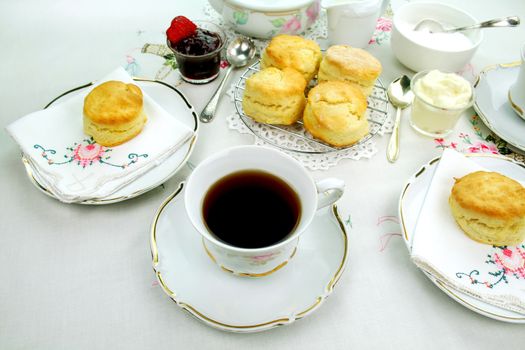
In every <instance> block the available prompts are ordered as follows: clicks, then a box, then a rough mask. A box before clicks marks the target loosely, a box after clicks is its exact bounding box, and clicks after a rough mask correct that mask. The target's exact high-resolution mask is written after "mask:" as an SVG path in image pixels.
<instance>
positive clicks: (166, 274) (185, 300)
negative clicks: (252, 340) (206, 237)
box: [150, 184, 348, 333]
mask: <svg viewBox="0 0 525 350" xmlns="http://www.w3.org/2000/svg"><path fill="white" fill-rule="evenodd" d="M183 191H184V185H183V184H181V185H180V187H179V189H178V190H176V191H175V192H174V193H173V194H172V195H170V196H169V197H168V198H167V199H166V200H165V201H164V203H163V204H162V205H161V206H160V207H159V209H158V210H157V213H156V215H155V217H154V219H153V223H152V227H151V242H150V243H151V254H152V260H153V268H154V270H155V274H156V276H157V279H158V281H159V284H160V285H161V287H162V289H163V290H164V292H165V293H166V294H167V295H168V296H169V297H170V298H171V299H172V300H173V301H175V303H176V304H177V305H178V306H179V307H181V308H182V309H184V310H186V311H188V312H190V313H191V314H192V315H193V316H195V317H196V318H198V319H199V320H201V321H203V322H204V323H205V324H207V325H209V326H212V327H215V328H218V329H221V330H224V331H231V332H241V333H248V332H260V331H265V330H268V329H271V328H273V327H276V326H282V325H289V324H291V323H293V322H295V321H296V320H299V319H301V318H303V317H305V316H307V315H309V314H311V313H312V312H314V311H315V310H317V309H318V308H319V307H320V306H321V305H322V303H323V302H324V301H325V299H326V298H327V297H328V295H330V294H331V293H332V291H333V290H334V287H335V285H336V283H337V281H338V280H339V278H340V277H341V275H342V273H343V270H344V268H345V265H346V261H347V258H348V238H347V235H346V231H345V228H344V225H343V223H342V221H341V219H340V218H339V215H338V212H337V207H336V206H335V205H334V206H332V207H329V208H323V209H321V210H320V211H319V212H318V213H317V214H316V216H315V218H314V219H313V221H312V223H311V224H310V226H309V227H308V228H307V230H306V232H304V233H303V234H302V236H301V240H300V242H299V245H298V248H297V252H296V253H295V255H294V256H293V258H292V259H291V260H290V261H289V262H288V264H286V266H284V267H283V268H282V269H279V270H278V271H275V272H274V273H272V274H269V275H267V276H264V277H258V278H251V277H239V276H235V275H232V274H230V273H228V272H225V271H223V270H221V269H220V268H219V266H218V265H216V264H215V263H214V262H213V261H212V260H211V259H210V257H209V256H208V255H207V254H206V251H205V249H204V247H203V245H202V240H201V238H200V235H199V233H198V232H197V231H196V230H195V228H194V227H193V226H192V224H191V222H190V220H189V218H188V217H187V214H186V210H185V207H184V193H183ZM254 224H257V223H254Z"/></svg>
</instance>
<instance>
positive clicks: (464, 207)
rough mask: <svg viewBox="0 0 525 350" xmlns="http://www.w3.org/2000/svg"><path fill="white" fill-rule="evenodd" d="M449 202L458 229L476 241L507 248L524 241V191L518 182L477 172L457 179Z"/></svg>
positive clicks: (489, 173)
mask: <svg viewBox="0 0 525 350" xmlns="http://www.w3.org/2000/svg"><path fill="white" fill-rule="evenodd" d="M448 202H449V204H450V208H451V209H452V215H453V216H454V219H455V220H456V222H457V223H458V225H459V227H461V229H462V230H463V231H464V232H465V233H466V234H467V236H469V237H470V238H472V239H473V240H475V241H478V242H481V243H485V244H492V245H496V246H506V245H517V244H519V243H521V242H523V240H525V188H523V186H521V184H520V183H519V182H517V181H514V180H512V179H510V178H508V177H506V176H504V175H501V174H499V173H496V172H486V171H476V172H473V173H470V174H468V175H466V176H464V177H462V178H460V179H456V183H455V184H454V186H453V187H452V192H451V194H450V197H449V201H448Z"/></svg>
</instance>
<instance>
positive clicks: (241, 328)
mask: <svg viewBox="0 0 525 350" xmlns="http://www.w3.org/2000/svg"><path fill="white" fill-rule="evenodd" d="M183 187H184V182H182V183H181V184H180V185H179V188H177V189H176V190H175V191H174V192H173V193H172V194H171V195H169V196H168V197H167V198H166V199H165V200H164V202H162V204H161V205H160V207H159V208H158V209H157V212H156V213H155V216H154V218H153V223H152V225H151V232H150V246H151V257H152V262H153V269H154V270H155V275H156V276H157V279H158V281H159V284H160V286H161V287H162V289H163V290H164V292H165V293H166V294H167V295H168V296H169V297H170V298H171V299H172V300H173V301H174V302H175V303H176V304H177V305H178V306H179V307H181V308H182V309H183V310H186V311H188V312H189V313H190V314H192V315H193V316H195V317H197V318H198V319H200V320H202V321H204V322H205V323H208V324H210V325H211V326H214V327H216V328H220V329H222V330H227V331H234V332H256V331H262V330H267V329H270V328H273V327H276V326H282V325H286V324H290V323H292V322H294V321H296V320H299V319H301V318H303V317H305V316H306V315H308V314H310V313H311V312H312V311H314V310H315V309H317V307H319V306H320V305H321V304H322V302H323V301H324V300H325V299H326V298H327V297H328V295H330V294H331V292H332V291H333V289H334V287H335V285H336V284H337V282H338V281H339V279H340V277H341V275H342V273H343V270H344V267H345V264H346V260H347V258H348V236H347V232H346V229H345V226H344V223H343V221H342V220H341V218H340V216H339V212H338V210H337V206H336V205H335V204H333V205H332V207H331V213H332V215H333V217H334V218H335V219H336V221H337V223H338V225H339V231H340V233H341V236H342V238H343V242H344V251H343V256H342V258H341V262H340V264H339V266H338V268H337V270H336V271H335V274H334V275H333V277H332V278H331V279H330V281H329V282H328V284H327V285H326V287H325V293H323V295H320V296H318V297H316V298H315V302H314V303H313V304H312V305H310V306H308V307H307V308H306V309H305V310H302V311H300V312H298V313H296V314H295V316H293V317H284V318H279V319H275V320H271V321H268V322H264V323H258V324H248V325H232V324H227V323H223V322H220V321H217V320H214V319H213V318H211V317H209V316H207V315H205V314H204V313H202V312H201V311H199V310H198V309H197V308H195V307H194V306H192V305H190V304H187V303H185V302H183V301H180V300H178V299H177V296H176V295H175V292H173V291H172V290H171V289H170V288H169V287H168V285H167V284H166V282H165V281H164V278H163V277H162V274H161V272H160V271H158V270H157V266H158V265H159V254H158V247H157V237H156V235H157V223H158V220H159V217H160V215H161V214H162V211H163V210H164V209H165V208H166V206H167V205H168V204H169V203H170V202H171V201H172V200H173V199H174V198H175V197H177V195H179V194H180V192H181V191H182V189H183Z"/></svg>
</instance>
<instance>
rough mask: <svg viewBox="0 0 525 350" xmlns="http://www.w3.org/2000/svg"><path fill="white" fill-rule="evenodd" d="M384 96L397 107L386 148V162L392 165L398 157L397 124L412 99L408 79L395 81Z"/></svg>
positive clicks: (404, 76) (412, 95) (403, 78)
mask: <svg viewBox="0 0 525 350" xmlns="http://www.w3.org/2000/svg"><path fill="white" fill-rule="evenodd" d="M386 94H387V95H388V99H389V100H390V103H392V105H393V106H394V107H397V111H396V120H395V121H394V129H393V130H392V136H390V141H388V146H387V148H386V157H387V159H388V161H389V162H390V163H394V162H395V161H396V160H397V158H398V157H399V122H400V121H401V110H403V109H405V108H407V107H408V106H410V105H411V104H412V100H413V99H414V94H413V93H412V91H411V90H410V78H409V77H407V76H406V75H403V76H402V77H400V78H397V79H395V80H394V81H393V82H391V83H390V85H389V86H388V90H387V91H386Z"/></svg>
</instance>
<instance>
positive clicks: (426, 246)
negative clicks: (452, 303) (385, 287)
mask: <svg viewBox="0 0 525 350" xmlns="http://www.w3.org/2000/svg"><path fill="white" fill-rule="evenodd" d="M478 170H485V169H483V168H482V167H481V166H479V165H478V164H476V163H475V162H473V161H471V160H469V159H468V158H467V157H465V156H464V155H462V154H460V153H458V152H456V151H453V150H448V149H447V150H445V151H444V152H443V156H442V157H441V160H440V161H439V164H438V166H437V169H436V172H435V173H434V177H433V178H432V182H431V184H430V187H429V189H428V192H427V195H426V198H425V201H424V203H423V206H422V208H421V212H420V214H419V217H418V221H417V224H416V228H415V233H414V241H413V246H412V260H413V261H414V263H415V264H416V265H417V266H418V267H419V268H421V269H422V270H424V271H426V272H428V273H430V274H431V275H433V276H434V277H436V278H437V279H439V280H441V281H442V282H443V283H445V284H446V285H447V286H448V287H450V288H452V289H455V290H459V291H461V292H463V293H466V294H468V295H471V296H473V297H475V298H478V299H480V300H482V301H484V302H486V303H489V304H493V305H496V306H498V307H501V308H504V309H508V310H511V311H514V312H518V313H522V314H525V242H524V243H522V244H520V245H518V246H515V247H496V246H490V245H486V244H482V243H478V242H475V241H473V240H472V239H470V238H469V237H467V236H466V235H465V234H464V233H463V231H462V230H461V229H460V228H459V226H458V225H457V224H456V222H455V220H454V217H453V216H452V213H451V210H450V208H449V205H448V197H449V195H450V190H451V188H452V186H453V185H454V177H456V178H458V177H462V176H464V175H466V174H468V173H471V172H474V171H478Z"/></svg>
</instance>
